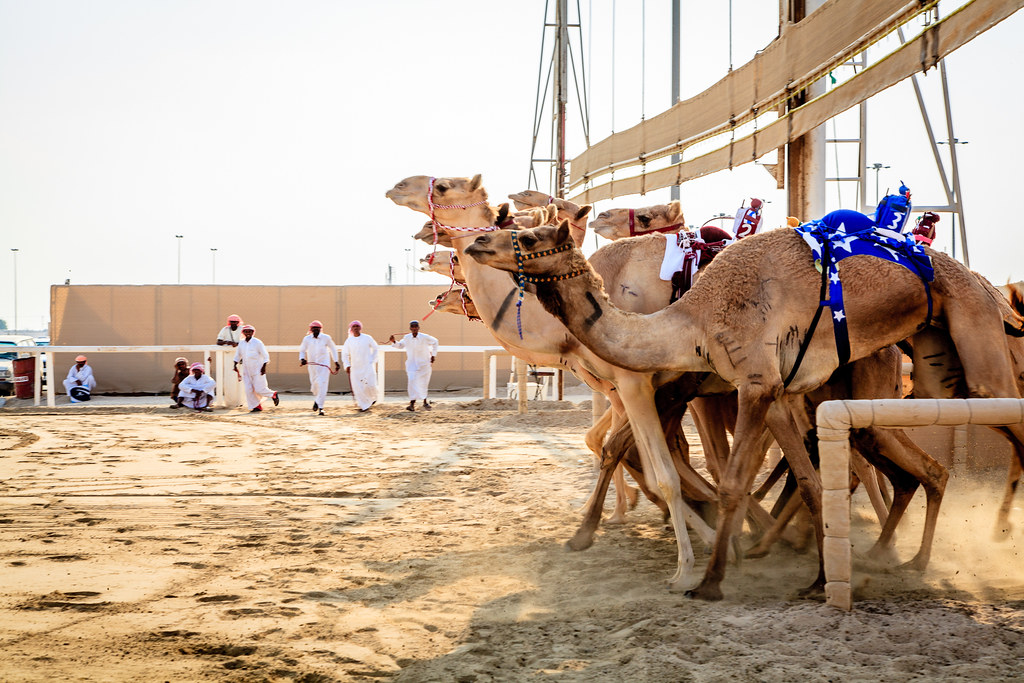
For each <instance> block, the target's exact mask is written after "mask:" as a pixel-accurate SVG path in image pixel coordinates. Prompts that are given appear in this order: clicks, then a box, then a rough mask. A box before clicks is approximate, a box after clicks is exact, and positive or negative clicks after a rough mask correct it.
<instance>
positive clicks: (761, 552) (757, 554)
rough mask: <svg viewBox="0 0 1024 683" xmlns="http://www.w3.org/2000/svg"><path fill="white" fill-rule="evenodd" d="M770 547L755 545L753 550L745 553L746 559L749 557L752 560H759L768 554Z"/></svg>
mask: <svg viewBox="0 0 1024 683" xmlns="http://www.w3.org/2000/svg"><path fill="white" fill-rule="evenodd" d="M769 547H770V546H762V545H761V544H760V543H758V544H757V545H755V546H754V547H753V548H751V549H750V550H748V551H747V552H746V553H744V556H745V557H749V558H750V559H752V560H759V559H761V558H762V557H764V556H765V555H767V554H768V549H769Z"/></svg>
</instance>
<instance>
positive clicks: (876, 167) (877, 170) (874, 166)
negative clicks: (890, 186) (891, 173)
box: [868, 163, 889, 204]
mask: <svg viewBox="0 0 1024 683" xmlns="http://www.w3.org/2000/svg"><path fill="white" fill-rule="evenodd" d="M883 168H889V167H888V166H883V165H882V164H879V163H874V164H871V165H870V166H868V170H869V171H870V170H871V169H874V170H875V204H877V203H878V202H879V200H880V199H881V198H880V197H879V196H878V174H879V173H881V172H882V169H883Z"/></svg>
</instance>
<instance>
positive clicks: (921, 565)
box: [900, 557, 929, 572]
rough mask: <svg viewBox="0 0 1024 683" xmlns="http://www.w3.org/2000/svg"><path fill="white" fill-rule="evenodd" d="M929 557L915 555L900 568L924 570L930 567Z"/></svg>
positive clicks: (916, 570)
mask: <svg viewBox="0 0 1024 683" xmlns="http://www.w3.org/2000/svg"><path fill="white" fill-rule="evenodd" d="M928 559H929V558H927V557H915V558H914V559H912V560H911V561H910V562H904V563H903V564H901V565H900V569H908V570H910V571H915V572H923V571H924V570H925V569H927V568H928Z"/></svg>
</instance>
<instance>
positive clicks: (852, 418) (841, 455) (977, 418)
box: [817, 398, 1024, 610]
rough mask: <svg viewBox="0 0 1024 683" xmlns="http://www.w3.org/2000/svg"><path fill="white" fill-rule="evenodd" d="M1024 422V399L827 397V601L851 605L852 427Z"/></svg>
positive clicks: (823, 450) (822, 442)
mask: <svg viewBox="0 0 1024 683" xmlns="http://www.w3.org/2000/svg"><path fill="white" fill-rule="evenodd" d="M1021 423H1024V399H1017V398H969V399H913V400H904V399H888V398H887V399H875V400H873V401H825V402H824V403H822V404H821V405H819V406H818V410H817V424H818V453H819V455H820V456H821V483H822V489H823V492H822V523H823V524H824V526H825V548H824V553H823V561H824V565H825V601H826V604H829V605H832V606H833V607H839V608H840V609H845V610H849V609H852V607H853V595H852V592H851V589H850V575H851V564H852V548H851V546H850V495H849V491H850V430H851V429H860V428H864V427H871V426H875V427H927V426H930V425H943V426H955V425H964V424H978V425H989V426H1001V425H1010V424H1021Z"/></svg>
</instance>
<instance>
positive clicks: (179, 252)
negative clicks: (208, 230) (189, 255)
mask: <svg viewBox="0 0 1024 683" xmlns="http://www.w3.org/2000/svg"><path fill="white" fill-rule="evenodd" d="M183 237H184V235H175V236H174V238H175V239H176V240H178V284H179V285H180V284H181V238H183Z"/></svg>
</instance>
